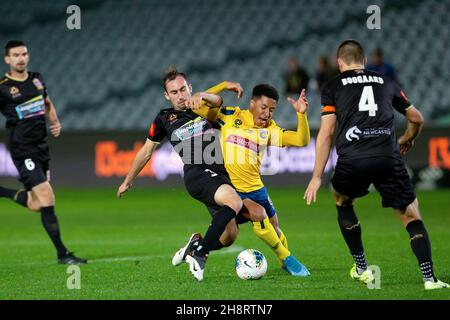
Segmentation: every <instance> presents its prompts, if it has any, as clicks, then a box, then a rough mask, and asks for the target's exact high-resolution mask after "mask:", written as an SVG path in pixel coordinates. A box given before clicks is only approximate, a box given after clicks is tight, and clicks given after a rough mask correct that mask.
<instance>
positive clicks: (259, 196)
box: [238, 187, 276, 218]
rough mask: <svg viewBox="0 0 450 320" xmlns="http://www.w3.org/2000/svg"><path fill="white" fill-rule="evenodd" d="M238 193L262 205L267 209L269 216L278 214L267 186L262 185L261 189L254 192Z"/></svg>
mask: <svg viewBox="0 0 450 320" xmlns="http://www.w3.org/2000/svg"><path fill="white" fill-rule="evenodd" d="M238 194H239V196H240V197H241V199H242V200H244V199H250V200H253V201H255V202H256V203H257V204H259V205H261V206H262V207H263V208H264V209H265V210H266V213H267V215H268V216H269V218H272V217H273V216H274V215H275V214H276V211H275V207H274V206H273V203H272V200H270V197H269V193H268V192H267V189H266V187H262V188H261V189H258V190H255V191H252V192H239V191H238Z"/></svg>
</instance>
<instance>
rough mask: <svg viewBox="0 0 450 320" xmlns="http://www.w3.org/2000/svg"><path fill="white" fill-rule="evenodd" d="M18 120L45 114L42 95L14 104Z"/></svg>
mask: <svg viewBox="0 0 450 320" xmlns="http://www.w3.org/2000/svg"><path fill="white" fill-rule="evenodd" d="M16 112H17V116H18V117H19V120H22V119H28V118H33V117H37V116H41V115H43V114H45V101H44V97H43V96H42V95H40V96H37V97H35V98H33V99H31V100H28V101H27V102H24V103H22V104H19V105H18V106H16Z"/></svg>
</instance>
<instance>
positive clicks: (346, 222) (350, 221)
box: [336, 206, 359, 229]
mask: <svg viewBox="0 0 450 320" xmlns="http://www.w3.org/2000/svg"><path fill="white" fill-rule="evenodd" d="M336 208H337V212H338V223H339V226H340V227H341V228H345V229H349V228H354V227H355V226H357V225H358V226H359V221H358V217H357V216H356V214H355V210H354V209H353V206H345V207H341V206H336Z"/></svg>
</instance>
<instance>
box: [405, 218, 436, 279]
mask: <svg viewBox="0 0 450 320" xmlns="http://www.w3.org/2000/svg"><path fill="white" fill-rule="evenodd" d="M406 230H407V231H408V233H409V236H410V244H411V249H412V251H413V252H414V255H415V256H416V258H417V261H418V262H419V266H420V271H421V272H422V277H423V281H436V277H435V276H434V272H433V261H432V259H431V244H430V239H429V238H428V233H427V230H426V229H425V225H424V224H423V222H422V220H414V221H411V222H410V223H408V225H407V226H406Z"/></svg>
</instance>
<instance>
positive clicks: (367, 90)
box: [305, 40, 449, 290]
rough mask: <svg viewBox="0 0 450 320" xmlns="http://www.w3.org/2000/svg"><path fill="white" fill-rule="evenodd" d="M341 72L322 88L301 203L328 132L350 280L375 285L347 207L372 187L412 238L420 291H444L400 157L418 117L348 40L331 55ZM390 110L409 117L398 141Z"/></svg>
mask: <svg viewBox="0 0 450 320" xmlns="http://www.w3.org/2000/svg"><path fill="white" fill-rule="evenodd" d="M337 60H338V65H339V70H340V72H341V73H340V74H339V75H338V76H337V77H336V78H335V79H334V80H331V81H330V82H329V83H328V84H327V85H326V86H325V88H324V90H323V91H322V119H321V126H320V130H319V134H318V136H317V143H316V160H315V165H314V172H313V177H312V179H311V182H310V183H309V185H308V188H307V190H306V192H305V199H306V202H307V204H308V205H309V204H311V202H312V201H314V202H315V201H316V196H317V191H318V189H319V188H320V185H321V177H322V174H323V171H324V168H325V165H326V163H327V160H328V157H329V154H330V149H331V142H332V137H333V135H334V132H335V131H337V135H336V148H337V153H338V161H337V165H336V169H335V172H334V176H333V179H332V185H333V193H334V198H335V202H336V208H337V212H338V222H339V226H340V229H341V233H342V235H343V237H344V239H345V242H346V243H347V246H348V248H349V249H350V253H351V254H352V256H353V259H354V261H355V265H354V266H353V268H352V269H351V270H350V276H351V277H352V278H353V279H355V280H359V281H362V282H365V283H369V282H371V281H373V278H374V277H373V275H372V272H371V271H370V270H369V269H368V265H367V260H366V256H365V252H364V248H363V244H362V238H361V225H360V223H359V221H358V218H357V216H356V213H355V210H354V208H353V202H354V200H355V199H356V198H359V197H362V196H364V195H366V194H367V193H369V191H368V188H369V186H370V185H371V184H373V185H374V186H375V188H376V189H377V191H378V192H379V193H380V195H381V198H382V205H383V207H391V208H393V209H394V210H395V212H396V213H397V214H398V216H399V218H400V220H401V221H402V222H403V225H404V226H405V228H406V230H407V231H408V233H409V236H410V244H411V248H412V251H413V252H414V255H415V256H416V258H417V261H418V263H419V266H420V269H421V272H422V278H423V281H424V286H425V289H426V290H432V289H440V288H449V285H448V284H446V283H444V282H442V281H439V280H438V279H437V278H436V276H435V275H434V272H433V261H432V259H431V245H430V240H429V237H428V233H427V231H426V229H425V225H424V223H423V222H422V219H421V216H420V212H419V204H418V201H417V199H416V195H415V193H414V189H413V186H412V183H411V180H410V178H409V176H408V173H407V171H406V168H405V165H404V163H403V159H402V157H401V156H402V155H404V154H406V153H407V152H408V151H409V150H410V149H411V147H412V146H413V144H414V140H415V138H416V137H417V136H418V135H419V133H420V130H421V128H422V126H423V118H422V115H421V113H420V112H419V111H418V110H417V109H416V108H415V107H414V106H413V105H412V104H411V102H409V100H408V98H407V97H406V95H405V93H404V92H403V91H402V90H401V88H400V86H399V85H398V84H397V83H395V81H393V80H391V79H389V78H388V77H385V76H383V75H381V74H379V73H376V72H371V71H367V70H365V69H364V64H365V63H366V59H365V55H364V49H363V47H362V46H361V44H360V43H359V42H357V41H355V40H346V41H344V42H342V43H341V45H340V46H339V48H338V50H337ZM394 110H396V111H398V112H399V113H401V114H402V115H404V116H405V117H406V119H407V128H406V131H405V132H404V134H403V135H402V136H401V137H400V138H399V139H398V140H397V137H396V133H395V127H394Z"/></svg>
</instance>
